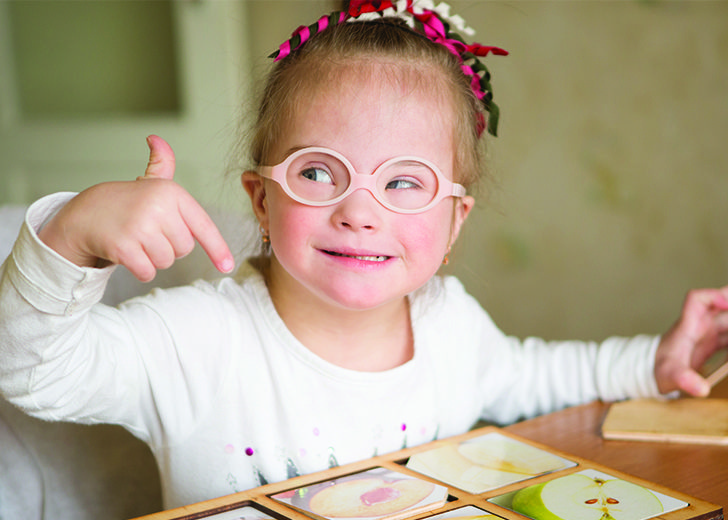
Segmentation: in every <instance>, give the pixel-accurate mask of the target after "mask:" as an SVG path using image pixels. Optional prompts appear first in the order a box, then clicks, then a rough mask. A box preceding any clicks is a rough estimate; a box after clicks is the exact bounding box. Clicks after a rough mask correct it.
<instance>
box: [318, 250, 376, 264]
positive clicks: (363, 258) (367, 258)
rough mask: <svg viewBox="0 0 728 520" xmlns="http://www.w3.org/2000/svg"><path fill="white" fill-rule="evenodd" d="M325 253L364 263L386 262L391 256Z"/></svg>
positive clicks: (326, 251) (325, 251)
mask: <svg viewBox="0 0 728 520" xmlns="http://www.w3.org/2000/svg"><path fill="white" fill-rule="evenodd" d="M323 251H324V253H326V254H327V255H331V256H338V257H342V258H353V259H354V260H361V261H362V262H384V261H385V260H388V259H389V258H390V257H389V256H382V255H350V254H346V253H340V252H338V251H328V250H325V249H324V250H323Z"/></svg>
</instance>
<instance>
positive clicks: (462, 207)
mask: <svg viewBox="0 0 728 520" xmlns="http://www.w3.org/2000/svg"><path fill="white" fill-rule="evenodd" d="M474 205H475V199H474V198H473V197H471V196H470V195H466V196H465V197H460V198H457V199H455V204H454V206H453V212H452V213H453V214H452V228H451V230H450V245H451V246H452V245H453V244H454V243H455V240H457V238H458V235H459V234H460V229H461V228H462V226H463V224H464V223H465V220H466V219H467V218H468V215H469V214H470V210H471V209H473V206H474Z"/></svg>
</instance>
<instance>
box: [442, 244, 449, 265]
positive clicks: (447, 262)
mask: <svg viewBox="0 0 728 520" xmlns="http://www.w3.org/2000/svg"><path fill="white" fill-rule="evenodd" d="M450 250H451V247H450V246H448V248H447V253H445V258H443V259H442V265H447V264H449V263H450Z"/></svg>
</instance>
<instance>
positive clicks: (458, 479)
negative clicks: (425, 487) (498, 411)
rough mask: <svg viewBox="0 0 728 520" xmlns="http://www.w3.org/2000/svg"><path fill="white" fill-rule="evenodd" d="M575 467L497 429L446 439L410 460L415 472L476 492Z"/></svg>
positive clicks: (408, 464) (409, 466)
mask: <svg viewBox="0 0 728 520" xmlns="http://www.w3.org/2000/svg"><path fill="white" fill-rule="evenodd" d="M574 466H576V463H575V462H572V461H570V460H567V459H564V458H562V457H559V456H557V455H554V454H553V453H549V452H548V451H545V450H542V449H539V448H536V447H534V446H531V445H530V444H526V443H525V442H520V441H517V440H515V439H512V438H510V437H508V436H506V435H503V434H501V433H498V432H492V433H487V434H485V435H482V436H480V437H476V438H474V439H469V440H465V441H462V442H455V441H453V442H446V443H444V444H440V445H439V446H438V447H436V448H433V449H431V450H428V451H424V452H422V453H419V454H416V455H413V456H412V457H410V459H409V461H407V468H409V469H411V470H412V471H416V472H418V473H421V474H423V475H427V476H428V477H431V478H434V479H436V480H439V481H440V482H444V483H445V484H449V485H451V486H454V487H456V488H459V489H462V490H463V491H467V492H468V493H473V494H480V493H485V492H486V491H490V490H492V489H497V488H499V487H503V486H506V485H508V484H513V483H514V482H520V481H522V480H527V479H530V478H533V477H535V476H538V475H543V474H546V473H551V472H553V471H558V470H562V469H565V468H570V467H574Z"/></svg>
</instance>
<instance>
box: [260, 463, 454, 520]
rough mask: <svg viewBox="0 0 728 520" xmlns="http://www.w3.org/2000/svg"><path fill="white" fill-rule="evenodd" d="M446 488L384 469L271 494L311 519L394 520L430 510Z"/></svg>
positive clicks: (444, 495) (442, 500)
mask: <svg viewBox="0 0 728 520" xmlns="http://www.w3.org/2000/svg"><path fill="white" fill-rule="evenodd" d="M447 497H448V490H447V488H446V487H445V486H440V485H438V484H434V483H432V482H428V481H426V480H422V479H419V478H416V477H412V476H410V475H405V474H403V473H399V472H396V471H392V470H389V469H387V468H374V469H371V470H368V471H364V472H361V473H355V474H353V475H346V476H343V477H338V478H335V479H332V480H327V481H324V482H319V483H316V484H312V485H308V486H303V487H300V488H297V489H292V490H289V491H285V492H283V493H277V494H275V495H272V496H271V498H272V499H274V500H277V501H279V502H281V503H284V504H286V505H289V506H291V507H294V508H296V509H298V510H300V511H301V512H303V513H304V514H307V515H308V516H312V517H313V518H317V519H319V518H328V519H339V518H346V519H367V520H385V519H386V520H397V519H400V518H406V517H409V516H412V515H415V514H419V513H423V512H427V511H432V510H434V509H437V508H439V507H442V506H444V505H445V503H446V502H447Z"/></svg>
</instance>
